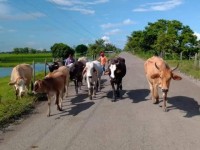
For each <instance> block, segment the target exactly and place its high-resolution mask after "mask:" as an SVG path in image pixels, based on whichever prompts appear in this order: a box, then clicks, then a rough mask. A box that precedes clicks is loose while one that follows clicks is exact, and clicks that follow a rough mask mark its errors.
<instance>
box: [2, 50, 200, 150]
mask: <svg viewBox="0 0 200 150" xmlns="http://www.w3.org/2000/svg"><path fill="white" fill-rule="evenodd" d="M121 56H122V57H124V58H126V64H127V75H126V76H125V78H124V80H123V87H124V90H123V96H122V99H119V100H118V101H117V102H111V97H112V93H111V92H110V90H111V87H110V85H109V80H108V76H103V89H102V91H101V92H100V93H98V94H97V97H96V98H95V99H94V100H93V101H91V100H89V99H88V97H87V91H86V87H85V86H84V87H83V90H82V91H81V93H80V94H79V95H78V96H76V95H75V92H74V91H75V90H74V86H73V85H70V96H69V97H68V98H66V99H65V100H64V111H63V112H58V111H57V110H56V106H54V105H52V109H53V110H52V115H53V116H51V117H49V118H47V117H46V110H47V103H46V101H45V102H41V103H40V105H38V107H37V108H36V110H35V111H34V113H33V114H31V115H29V116H28V117H27V118H26V119H24V120H23V121H21V122H20V123H19V124H17V125H13V126H11V127H9V128H8V129H6V131H5V133H1V134H0V149H1V150H29V149H39V150H199V149H200V112H199V103H200V87H199V86H198V85H197V84H194V83H193V81H190V80H189V79H188V78H187V77H185V76H183V80H182V81H172V82H171V87H170V91H169V94H168V95H169V99H168V104H167V106H168V110H169V111H168V112H163V111H162V108H161V107H160V105H162V103H160V104H158V105H154V104H152V102H151V100H149V90H148V84H147V81H146V79H145V76H144V69H143V63H144V62H143V60H141V59H138V58H137V57H135V56H132V55H130V54H127V53H122V54H121Z"/></svg>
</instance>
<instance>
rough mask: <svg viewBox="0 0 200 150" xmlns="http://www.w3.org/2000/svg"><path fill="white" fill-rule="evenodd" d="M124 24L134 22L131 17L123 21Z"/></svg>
mask: <svg viewBox="0 0 200 150" xmlns="http://www.w3.org/2000/svg"><path fill="white" fill-rule="evenodd" d="M123 24H124V25H131V24H134V22H133V21H132V20H131V19H126V20H124V21H123Z"/></svg>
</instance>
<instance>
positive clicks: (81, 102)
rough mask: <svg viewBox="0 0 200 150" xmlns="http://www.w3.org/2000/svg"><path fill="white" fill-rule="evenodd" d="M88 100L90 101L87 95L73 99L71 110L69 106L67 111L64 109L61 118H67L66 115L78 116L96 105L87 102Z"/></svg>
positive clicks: (80, 95)
mask: <svg viewBox="0 0 200 150" xmlns="http://www.w3.org/2000/svg"><path fill="white" fill-rule="evenodd" d="M87 99H88V94H87V93H84V94H78V95H76V96H75V97H73V98H71V100H70V101H71V104H70V108H69V105H68V108H66V109H65V108H64V110H63V113H62V114H61V116H66V115H72V116H76V115H78V114H79V113H80V112H82V111H84V110H87V109H89V108H90V107H91V106H92V105H94V104H95V103H94V102H93V101H87Z"/></svg>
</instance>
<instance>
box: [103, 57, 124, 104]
mask: <svg viewBox="0 0 200 150" xmlns="http://www.w3.org/2000/svg"><path fill="white" fill-rule="evenodd" d="M105 74H108V75H109V77H110V84H111V86H112V92H113V99H112V102H115V101H116V98H117V97H120V90H122V79H123V77H124V76H125V75H126V64H125V59H124V58H122V57H117V58H113V59H110V60H109V64H108V68H107V70H106V72H105ZM115 85H116V87H115Z"/></svg>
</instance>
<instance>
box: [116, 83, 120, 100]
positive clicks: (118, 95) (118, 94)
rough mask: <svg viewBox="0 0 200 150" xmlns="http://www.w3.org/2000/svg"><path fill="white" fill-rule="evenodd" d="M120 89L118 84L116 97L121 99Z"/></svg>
mask: <svg viewBox="0 0 200 150" xmlns="http://www.w3.org/2000/svg"><path fill="white" fill-rule="evenodd" d="M119 89H120V83H118V84H117V90H116V96H117V97H120V92H119Z"/></svg>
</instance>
